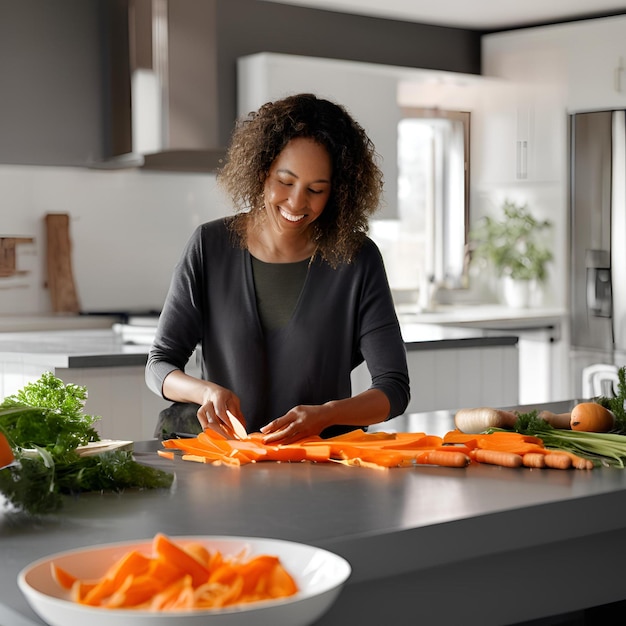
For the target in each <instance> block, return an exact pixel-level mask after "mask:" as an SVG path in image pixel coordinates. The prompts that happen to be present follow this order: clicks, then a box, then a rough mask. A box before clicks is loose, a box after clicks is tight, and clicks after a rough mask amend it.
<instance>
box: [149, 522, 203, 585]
mask: <svg viewBox="0 0 626 626" xmlns="http://www.w3.org/2000/svg"><path fill="white" fill-rule="evenodd" d="M152 549H153V551H154V553H155V554H157V555H159V556H161V557H162V558H164V559H165V560H166V561H168V562H170V563H171V564H172V565H175V566H176V567H178V568H179V569H180V570H181V572H185V573H186V574H189V575H190V576H191V582H192V584H193V585H201V584H202V583H205V582H206V581H207V580H208V579H209V576H210V572H209V570H208V569H207V568H206V567H205V565H204V564H203V563H201V562H200V561H199V560H198V559H196V558H195V557H194V556H192V555H191V554H190V553H189V552H187V551H186V550H184V549H183V548H181V547H180V546H179V545H177V544H176V543H175V542H173V541H172V540H171V539H170V538H169V537H167V536H166V535H164V534H163V533H157V534H156V535H155V537H154V539H153V540H152Z"/></svg>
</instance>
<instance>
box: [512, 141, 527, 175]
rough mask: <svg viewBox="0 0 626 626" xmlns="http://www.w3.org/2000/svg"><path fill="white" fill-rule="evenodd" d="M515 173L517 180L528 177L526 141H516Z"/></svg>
mask: <svg viewBox="0 0 626 626" xmlns="http://www.w3.org/2000/svg"><path fill="white" fill-rule="evenodd" d="M515 175H516V177H517V179H518V180H524V179H526V178H528V141H518V142H517V159H516V172H515Z"/></svg>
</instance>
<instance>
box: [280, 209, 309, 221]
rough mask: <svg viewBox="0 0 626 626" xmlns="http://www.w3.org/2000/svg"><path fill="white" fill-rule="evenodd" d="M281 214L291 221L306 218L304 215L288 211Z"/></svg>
mask: <svg viewBox="0 0 626 626" xmlns="http://www.w3.org/2000/svg"><path fill="white" fill-rule="evenodd" d="M280 214H281V215H282V216H283V217H284V218H285V219H286V220H289V221H290V222H299V221H300V220H301V219H304V215H291V213H287V212H286V211H281V212H280Z"/></svg>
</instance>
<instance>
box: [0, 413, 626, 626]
mask: <svg viewBox="0 0 626 626" xmlns="http://www.w3.org/2000/svg"><path fill="white" fill-rule="evenodd" d="M573 404H574V403H573V402H571V403H570V402H567V403H557V404H554V405H546V406H542V407H537V408H551V409H552V410H556V411H561V410H565V409H569V408H571V406H573ZM452 427H453V415H452V414H451V413H450V412H447V411H439V412H435V413H425V414H415V415H409V416H403V417H400V418H396V419H395V420H391V421H389V422H387V423H386V424H385V425H383V426H381V427H380V429H381V430H389V431H393V430H397V431H406V430H411V431H415V432H427V433H428V434H443V433H445V432H447V431H448V430H450V429H451V428H452ZM158 445H159V444H158V443H157V442H155V441H151V442H143V443H137V444H136V456H137V458H138V459H139V460H140V461H141V462H144V463H147V464H150V465H154V466H157V467H161V468H166V469H170V470H173V471H174V472H175V474H176V482H175V486H174V488H172V489H171V491H167V492H149V491H146V492H128V493H124V494H121V495H101V494H90V495H83V496H81V497H78V498H75V499H72V500H70V501H68V502H67V504H66V506H65V508H64V509H63V511H62V512H61V513H60V514H58V515H55V516H51V517H49V518H46V519H42V520H37V521H33V520H28V519H23V518H21V517H19V516H14V515H11V514H9V513H7V512H6V511H5V512H2V511H1V510H0V546H1V549H2V568H0V601H1V602H4V603H5V604H7V605H9V606H10V607H11V608H13V609H16V610H18V611H19V612H20V613H22V614H24V615H27V616H29V617H33V616H34V614H33V613H32V612H31V610H30V609H29V607H28V606H27V604H26V601H25V599H24V598H23V597H22V596H21V594H20V592H19V591H18V589H17V585H16V576H17V573H18V572H19V570H20V569H21V568H22V567H24V566H26V565H27V564H28V563H30V562H31V561H33V560H35V559H38V558H40V557H43V556H46V555H49V554H51V553H54V552H57V551H61V550H66V549H71V548H78V547H82V546H88V545H91V544H100V543H107V542H114V541H122V540H132V539H143V538H149V537H152V536H153V535H154V534H155V533H156V532H164V533H167V534H170V535H174V536H175V535H187V534H189V535H197V534H207V535H218V534H227V535H237V536H259V537H272V538H280V539H286V540H292V541H297V542H304V543H309V544H313V545H316V546H320V547H323V548H326V549H329V550H332V551H334V552H336V553H338V554H341V555H342V556H344V557H345V558H347V559H348V560H349V561H350V563H351V565H352V568H353V574H352V576H351V578H350V581H349V583H348V585H347V586H346V587H345V589H344V590H343V591H342V594H341V595H340V597H339V600H338V601H337V603H336V604H335V605H334V606H333V608H332V609H331V611H330V612H329V613H328V614H327V615H326V616H325V617H324V618H322V620H321V621H320V622H319V624H320V626H321V625H329V626H331V625H339V624H342V625H343V626H345V624H349V623H359V624H364V625H366V626H367V625H372V626H374V625H375V626H379V625H380V624H383V623H395V624H409V623H410V624H414V623H423V624H434V623H437V624H442V625H446V624H449V625H451V626H452V625H454V626H457V625H458V624H460V623H463V624H469V625H472V624H476V625H478V624H480V625H481V626H482V625H489V624H494V625H497V624H512V623H515V622H520V621H523V620H530V619H535V618H537V617H541V616H545V615H551V614H556V613H562V612H565V611H570V610H577V609H580V608H583V607H586V606H591V605H594V604H600V603H605V602H610V601H614V600H617V599H622V598H626V588H625V587H624V585H623V582H622V580H623V578H622V574H623V572H622V568H621V565H620V559H618V558H615V555H616V552H615V551H616V549H621V548H620V547H619V546H621V544H622V543H623V535H624V531H626V472H624V471H622V470H616V469H594V470H591V471H584V470H567V471H562V470H530V469H525V468H524V469H522V468H520V469H507V468H500V467H495V466H488V465H471V466H469V467H467V468H465V469H451V468H440V467H419V468H415V469H408V468H403V469H391V470H386V471H378V470H370V469H365V468H349V467H345V466H341V465H335V464H328V465H326V464H317V465H316V464H310V463H294V464H288V463H267V464H263V463H257V464H252V465H247V466H243V467H241V468H238V469H234V468H229V467H214V466H205V465H201V464H196V463H191V462H186V461H181V460H176V461H174V462H172V461H169V460H166V459H162V458H161V457H158V456H157V455H156V453H155V450H156V448H157V447H158ZM573 572H579V573H580V576H584V577H585V578H586V581H585V584H584V585H576V584H575V583H576V579H577V576H576V575H573V574H572V573H573ZM598 572H601V573H602V575H601V576H597V577H596V574H597V573H598ZM589 577H590V578H589ZM595 580H597V581H598V582H597V584H595V583H594V581H595ZM574 587H575V591H573V588H574ZM35 619H36V618H35Z"/></svg>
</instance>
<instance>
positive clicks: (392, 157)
mask: <svg viewBox="0 0 626 626" xmlns="http://www.w3.org/2000/svg"><path fill="white" fill-rule="evenodd" d="M397 85H398V79H397V78H396V77H395V76H394V75H390V73H389V71H388V70H387V69H385V68H384V67H383V66H380V67H378V66H376V65H372V64H367V63H357V62H350V61H337V60H330V59H318V58H311V57H301V56H293V55H286V54H271V53H262V54H255V55H251V56H248V57H243V58H241V59H239V61H238V105H237V108H238V114H239V115H242V114H246V113H248V112H249V111H253V110H256V109H257V108H258V107H259V106H261V105H262V104H264V103H265V102H269V101H270V100H275V99H277V98H281V97H284V96H286V95H290V94H294V93H301V92H306V93H315V94H316V95H318V96H320V97H323V98H327V99H328V100H332V101H333V102H336V103H338V104H341V105H343V106H345V107H346V108H347V109H348V111H349V112H350V113H351V114H352V115H353V116H354V117H355V119H356V120H357V121H358V122H359V123H360V124H361V125H362V126H363V128H364V129H365V131H366V132H367V134H368V135H369V137H370V139H371V140H372V141H373V143H374V145H375V147H376V151H377V153H378V154H379V155H380V157H381V162H380V167H381V169H382V171H383V175H384V179H385V188H384V196H383V205H382V206H381V210H380V212H379V213H378V214H377V215H376V217H377V218H379V219H383V218H394V217H396V216H397V188H398V180H397V179H398V161H397V159H398V157H397V154H398V150H397V143H398V139H397V138H398V122H399V121H400V117H401V114H400V108H399V106H398V103H397Z"/></svg>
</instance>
